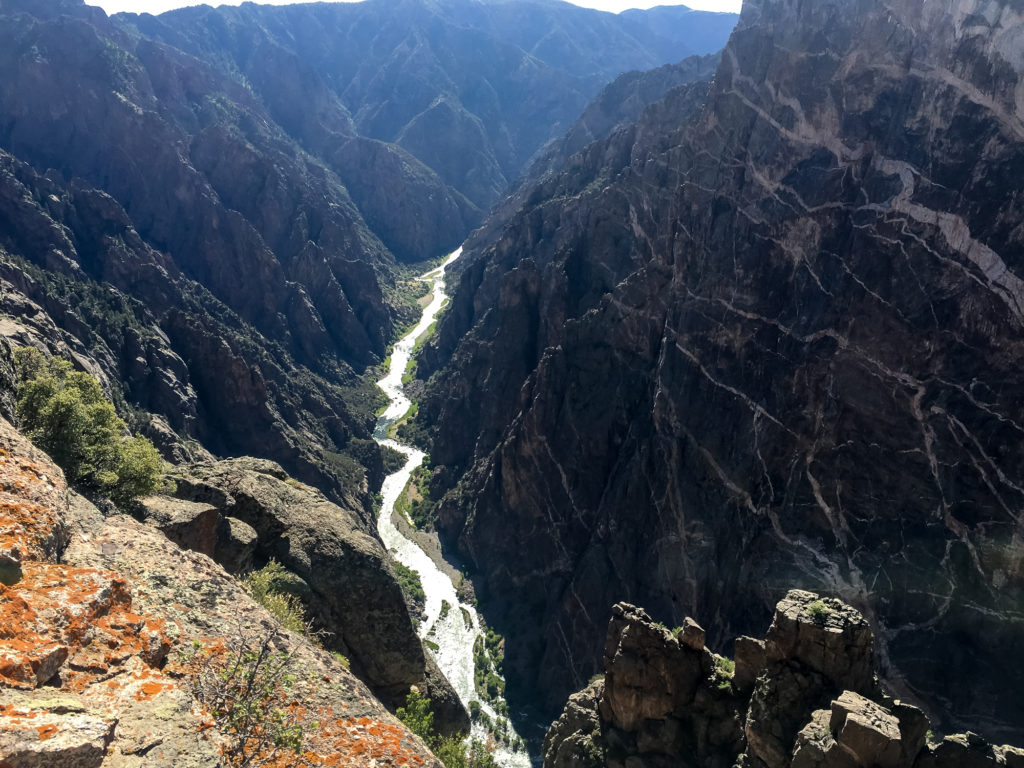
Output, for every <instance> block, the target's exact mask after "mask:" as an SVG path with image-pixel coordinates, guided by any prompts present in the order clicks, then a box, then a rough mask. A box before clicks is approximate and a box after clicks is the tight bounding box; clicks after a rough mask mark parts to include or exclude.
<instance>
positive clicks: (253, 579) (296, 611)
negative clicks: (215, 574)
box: [242, 559, 313, 639]
mask: <svg viewBox="0 0 1024 768" xmlns="http://www.w3.org/2000/svg"><path fill="white" fill-rule="evenodd" d="M284 575H285V569H284V566H283V565H281V564H280V563H279V562H277V561H276V560H273V559H272V560H271V561H270V562H269V563H267V564H266V565H265V566H264V567H262V568H260V569H259V570H258V571H252V572H251V573H249V574H248V575H246V576H245V577H244V578H243V579H242V586H243V587H245V591H246V592H248V593H249V594H250V595H251V596H252V599H253V600H255V601H256V602H257V603H259V604H260V605H262V606H263V607H264V608H266V609H267V612H268V613H270V615H271V616H273V617H274V618H275V619H277V621H278V623H279V624H280V625H281V626H282V627H284V628H285V629H290V630H291V631H292V632H298V633H299V634H300V635H306V636H307V637H311V635H312V632H311V631H310V626H309V622H308V621H306V619H305V609H304V608H303V607H302V601H300V600H299V598H297V597H296V596H295V595H291V594H288V593H287V592H284V591H282V590H281V589H280V587H279V586H278V582H280V581H281V580H282V579H283V577H284ZM311 639H313V638H312V637H311Z"/></svg>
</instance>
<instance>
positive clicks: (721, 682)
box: [712, 656, 736, 693]
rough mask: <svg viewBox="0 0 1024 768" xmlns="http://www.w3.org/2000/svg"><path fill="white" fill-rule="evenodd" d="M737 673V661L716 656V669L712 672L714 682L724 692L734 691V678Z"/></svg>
mask: <svg viewBox="0 0 1024 768" xmlns="http://www.w3.org/2000/svg"><path fill="white" fill-rule="evenodd" d="M735 674H736V662H735V661H733V660H732V659H727V658H725V657H724V656H715V671H714V672H713V673H712V682H713V683H714V684H715V687H716V688H718V690H719V691H721V692H722V693H732V692H733V687H732V679H733V676H734V675H735Z"/></svg>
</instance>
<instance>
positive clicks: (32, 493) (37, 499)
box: [0, 437, 67, 562]
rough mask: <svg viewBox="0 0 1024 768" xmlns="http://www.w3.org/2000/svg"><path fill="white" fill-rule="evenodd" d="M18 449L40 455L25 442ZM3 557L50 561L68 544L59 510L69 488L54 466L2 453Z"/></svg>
mask: <svg viewBox="0 0 1024 768" xmlns="http://www.w3.org/2000/svg"><path fill="white" fill-rule="evenodd" d="M17 439H18V441H19V442H20V443H21V444H20V445H18V446H16V447H18V448H20V449H21V450H22V452H26V453H33V454H34V453H37V452H36V451H35V449H33V448H32V447H31V445H30V444H29V443H28V442H27V441H24V440H23V438H20V437H19V438H17ZM0 451H2V452H0V555H5V556H6V557H7V558H9V559H10V560H13V561H15V562H20V561H22V560H40V561H41V560H50V559H53V558H54V557H55V556H56V555H57V554H58V552H59V551H60V549H61V548H62V547H63V546H64V545H65V544H66V543H67V529H66V527H65V526H64V523H63V521H62V520H61V519H60V515H59V510H60V509H62V508H64V507H66V505H67V500H66V496H67V485H66V484H65V482H64V478H63V475H62V474H61V471H60V470H59V469H57V467H55V466H54V465H52V464H48V463H43V462H41V461H35V460H33V459H29V458H26V457H25V456H23V455H17V454H15V453H12V452H11V451H10V450H9V449H0Z"/></svg>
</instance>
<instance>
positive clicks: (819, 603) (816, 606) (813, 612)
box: [807, 600, 832, 624]
mask: <svg viewBox="0 0 1024 768" xmlns="http://www.w3.org/2000/svg"><path fill="white" fill-rule="evenodd" d="M807 613H809V614H810V616H811V618H812V619H813V620H814V621H815V622H817V623H818V624H824V623H825V622H826V621H827V620H828V617H829V616H831V615H832V609H831V608H829V607H828V606H827V605H825V602H824V601H823V600H815V601H814V602H813V603H811V604H810V605H808V606H807Z"/></svg>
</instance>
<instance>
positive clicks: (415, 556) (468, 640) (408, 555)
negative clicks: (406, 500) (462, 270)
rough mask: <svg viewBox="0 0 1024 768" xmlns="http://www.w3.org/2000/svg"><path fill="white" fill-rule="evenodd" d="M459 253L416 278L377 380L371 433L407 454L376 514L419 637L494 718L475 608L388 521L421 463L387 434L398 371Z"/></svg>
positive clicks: (481, 731) (437, 304) (434, 311)
mask: <svg viewBox="0 0 1024 768" xmlns="http://www.w3.org/2000/svg"><path fill="white" fill-rule="evenodd" d="M461 255H462V249H461V248H459V249H458V250H457V251H455V252H454V253H452V254H451V255H450V256H448V258H447V259H446V260H445V261H444V263H443V264H442V265H441V266H440V267H437V268H436V269H433V270H431V271H429V272H427V273H426V274H424V275H422V276H420V278H419V279H420V280H422V281H424V282H427V283H429V284H430V286H431V293H432V294H433V298H432V300H431V302H430V303H429V304H428V305H427V307H426V308H425V309H424V310H423V317H422V318H421V319H420V321H419V323H418V324H417V325H416V327H415V328H413V329H412V330H411V331H410V332H409V333H408V334H407V335H406V336H405V337H404V338H402V340H401V341H399V342H398V343H397V344H395V348H394V350H393V351H392V353H391V368H390V369H389V370H388V373H387V375H386V376H385V377H384V378H383V379H381V380H380V381H378V382H377V386H379V387H380V388H381V389H382V390H384V393H385V394H386V395H387V396H388V400H389V401H390V404H389V405H388V407H387V410H385V411H384V413H383V414H381V416H380V418H379V419H377V425H376V427H375V429H374V432H373V438H374V440H376V441H377V442H378V443H380V444H381V445H386V446H388V447H389V448H394V449H395V450H396V451H399V452H401V453H402V454H404V455H405V456H406V459H407V460H406V462H405V466H403V467H402V468H401V469H400V470H398V471H397V472H395V473H394V474H391V475H388V476H387V478H385V480H384V485H383V486H382V487H381V497H382V502H381V509H380V516H379V517H378V518H377V531H378V532H379V533H380V537H381V540H383V542H384V545H385V546H386V547H387V549H388V551H389V552H390V553H391V556H392V557H394V559H395V560H397V561H398V562H400V563H402V565H404V566H406V567H408V568H411V569H413V570H414V571H416V572H417V573H418V574H419V576H420V581H421V582H422V583H423V592H424V593H425V595H426V601H425V602H426V617H425V618H424V620H423V621H422V623H421V624H420V637H421V638H424V639H426V638H428V637H429V639H430V640H431V641H432V642H434V643H436V644H437V646H438V650H437V651H434V650H433V649H432V648H427V649H426V652H427V653H430V654H432V655H433V657H434V660H435V661H436V662H437V666H438V667H440V669H441V671H442V672H443V673H444V675H445V677H447V678H448V681H449V682H450V683H451V685H452V687H453V688H454V689H455V692H456V693H457V694H458V695H459V699H461V700H462V703H463V705H464V706H465V707H466V708H467V709H468V708H469V703H470V702H471V701H477V702H479V703H480V706H481V708H482V709H483V711H484V712H486V713H487V714H488V715H489V716H490V718H491V719H492V721H496V720H497V718H498V715H497V713H495V711H494V710H493V708H491V706H490V705H489V704H487V703H486V702H485V701H483V700H482V699H481V698H480V696H479V695H478V694H477V692H476V689H475V686H474V665H473V644H474V643H475V642H476V639H477V638H478V637H480V636H481V634H482V633H481V629H480V618H479V616H478V615H477V612H476V609H475V608H474V607H473V606H472V605H468V604H466V603H463V602H462V601H461V600H459V596H458V594H457V593H456V590H455V585H454V584H453V583H452V580H451V579H450V578H449V577H448V575H447V574H446V573H444V571H442V570H441V569H440V568H438V567H437V565H435V563H434V561H433V560H431V559H430V557H429V556H428V555H427V553H426V552H424V551H423V550H422V549H420V547H419V546H418V545H417V544H416V543H415V542H413V541H410V540H409V539H407V538H406V537H405V536H404V535H402V533H401V532H400V531H399V530H398V528H397V527H395V524H394V522H393V521H392V512H393V511H394V508H395V502H396V501H398V497H399V496H400V495H401V493H402V490H403V489H404V488H405V486H406V483H408V482H409V478H410V477H411V476H412V473H413V472H414V471H415V470H416V468H417V467H419V466H420V464H422V463H423V459H424V458H425V454H424V453H423V451H420V450H417V449H416V448H413V447H412V446H408V445H404V444H402V443H399V442H396V441H395V440H391V439H389V438H388V436H387V433H388V429H389V428H390V427H391V425H392V424H394V423H395V422H396V421H398V420H399V419H401V418H402V417H403V416H405V414H406V413H407V412H408V410H409V408H410V407H411V406H412V402H411V401H410V400H409V398H408V397H406V394H405V388H404V387H403V385H402V375H403V374H404V373H405V371H406V370H407V368H408V367H409V361H410V358H411V356H412V350H413V347H414V346H415V344H416V339H418V338H419V337H420V336H421V335H422V334H423V333H425V332H426V331H427V329H428V328H430V325H431V324H432V323H433V322H434V320H435V319H436V318H437V315H438V313H439V312H440V311H441V309H442V308H443V306H444V303H445V298H446V294H445V292H444V289H445V284H444V273H445V270H446V269H447V268H448V266H449V265H450V264H451V263H452V262H454V261H455V260H456V259H458V258H459V256H461ZM444 603H448V605H449V606H450V608H449V610H448V612H447V613H446V614H445V615H444V616H443V617H442V616H441V613H442V606H443V605H444ZM508 731H509V734H510V736H512V737H513V738H512V739H511V740H512V741H513V742H515V741H518V740H519V735H518V734H517V733H516V732H515V730H514V729H513V727H512V724H511V723H509V726H508ZM471 735H472V738H474V739H478V740H480V741H482V742H486V741H487V736H488V735H489V732H488V731H487V730H486V729H485V728H484V727H483V726H481V725H479V724H477V723H474V724H473V732H472V734H471ZM493 754H494V757H495V759H496V761H497V762H498V764H499V765H501V766H503V768H530V758H529V755H528V754H527V753H526V752H525V751H523V750H517V751H513V750H512V749H510V748H508V747H506V746H505V745H503V744H501V743H498V744H497V747H496V748H495V750H494V752H493Z"/></svg>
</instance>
